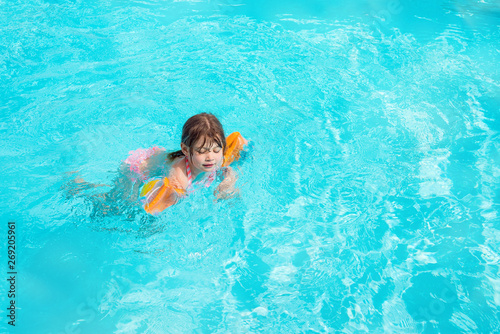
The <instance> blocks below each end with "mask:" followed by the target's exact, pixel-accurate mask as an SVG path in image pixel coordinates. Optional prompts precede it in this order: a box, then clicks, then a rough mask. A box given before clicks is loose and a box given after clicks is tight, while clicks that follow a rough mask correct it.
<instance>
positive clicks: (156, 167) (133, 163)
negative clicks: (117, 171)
mask: <svg viewBox="0 0 500 334" xmlns="http://www.w3.org/2000/svg"><path fill="white" fill-rule="evenodd" d="M246 144H247V140H245V138H243V136H242V135H241V134H240V133H239V132H233V133H232V134H230V135H229V136H228V137H227V138H226V137H225V136H224V130H223V128H222V125H221V123H220V122H219V120H218V119H217V118H216V117H215V116H214V115H212V114H207V113H201V114H198V115H195V116H192V117H191V118H189V119H188V120H187V121H186V123H185V124H184V126H183V128H182V137H181V149H180V150H178V151H175V152H171V153H168V154H167V153H166V151H165V149H163V148H159V147H153V148H150V149H148V150H144V149H138V150H135V151H132V152H130V156H129V157H128V158H127V160H125V164H127V165H128V166H129V169H130V171H131V172H132V177H136V178H140V179H142V180H144V181H145V184H144V185H143V186H142V188H141V190H140V194H139V196H140V201H141V203H142V206H143V208H144V209H145V210H146V212H148V213H151V214H158V213H160V212H162V211H163V210H165V209H166V208H167V207H169V206H171V205H173V204H175V203H177V202H178V200H179V199H180V198H182V197H185V196H186V195H187V194H189V193H191V192H193V191H195V190H196V189H197V188H199V187H208V186H210V184H211V183H212V182H213V181H214V180H215V179H216V176H218V175H219V176H222V177H223V180H222V182H221V183H220V184H219V185H218V186H217V189H216V191H215V193H216V196H217V198H226V197H231V196H232V195H233V194H234V191H235V190H234V184H235V183H236V174H235V172H234V171H233V169H232V168H231V167H230V166H229V165H230V164H231V163H232V162H233V161H234V160H238V159H239V157H240V152H241V150H242V149H243V146H244V145H246ZM167 162H170V163H171V164H172V165H171V168H170V170H169V172H168V177H165V176H164V174H166V173H165V172H166V168H165V166H167V165H168V164H167ZM153 174H163V175H162V176H161V177H153V178H149V177H150V176H151V175H153ZM148 178H149V179H148Z"/></svg>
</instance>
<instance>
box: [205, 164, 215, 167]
mask: <svg viewBox="0 0 500 334" xmlns="http://www.w3.org/2000/svg"><path fill="white" fill-rule="evenodd" d="M202 166H203V167H205V168H212V167H213V166H215V164H204V165H202Z"/></svg>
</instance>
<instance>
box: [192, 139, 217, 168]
mask: <svg viewBox="0 0 500 334" xmlns="http://www.w3.org/2000/svg"><path fill="white" fill-rule="evenodd" d="M203 142H204V140H203V138H200V139H199V140H198V141H197V142H196V143H195V144H194V147H193V155H192V156H190V159H189V161H190V164H191V169H192V170H193V169H195V168H196V170H197V172H198V173H200V172H212V171H213V170H214V169H216V168H218V167H220V166H221V165H222V159H223V155H222V147H220V146H219V145H218V144H217V143H216V142H214V141H213V142H212V143H209V141H207V142H206V143H205V145H203ZM188 156H189V155H188Z"/></svg>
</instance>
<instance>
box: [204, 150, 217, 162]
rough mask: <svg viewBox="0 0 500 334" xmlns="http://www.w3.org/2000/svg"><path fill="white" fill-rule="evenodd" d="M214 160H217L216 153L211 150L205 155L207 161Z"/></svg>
mask: <svg viewBox="0 0 500 334" xmlns="http://www.w3.org/2000/svg"><path fill="white" fill-rule="evenodd" d="M212 160H215V153H214V152H212V151H210V152H208V153H207V155H206V156H205V161H212Z"/></svg>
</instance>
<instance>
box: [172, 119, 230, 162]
mask: <svg viewBox="0 0 500 334" xmlns="http://www.w3.org/2000/svg"><path fill="white" fill-rule="evenodd" d="M200 138H203V144H202V147H203V146H205V144H207V143H208V144H209V145H210V146H211V145H212V144H213V143H216V144H217V145H219V146H220V147H222V154H223V155H224V153H225V152H226V137H225V136H224V129H223V128H222V124H220V122H219V120H218V119H217V117H215V116H214V115H212V114H209V113H201V114H198V115H194V116H192V117H190V118H189V119H188V120H187V121H186V123H184V126H183V127H182V138H181V143H183V144H184V145H186V146H187V147H189V155H190V156H192V155H193V150H194V147H193V146H194V144H195V143H196V142H197V141H198V140H199V139H200ZM182 156H184V153H182V150H179V151H175V152H171V153H169V154H168V158H169V160H170V161H173V160H174V159H175V158H177V157H182Z"/></svg>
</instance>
